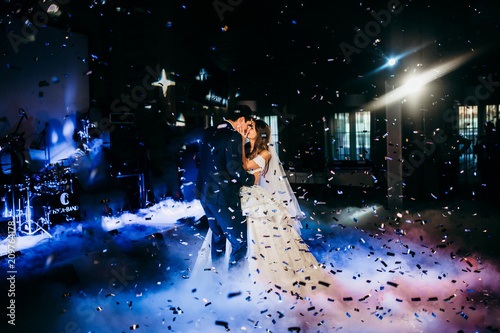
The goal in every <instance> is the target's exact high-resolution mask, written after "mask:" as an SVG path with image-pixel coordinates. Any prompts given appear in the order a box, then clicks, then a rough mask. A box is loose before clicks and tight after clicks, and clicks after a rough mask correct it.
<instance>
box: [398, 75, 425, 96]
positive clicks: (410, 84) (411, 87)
mask: <svg viewBox="0 0 500 333" xmlns="http://www.w3.org/2000/svg"><path fill="white" fill-rule="evenodd" d="M423 86H424V81H423V80H422V78H420V77H412V78H410V79H409V80H408V81H407V82H406V84H405V85H404V86H403V87H402V88H403V91H404V93H406V94H412V93H417V92H419V91H420V90H421V89H422V87H423Z"/></svg>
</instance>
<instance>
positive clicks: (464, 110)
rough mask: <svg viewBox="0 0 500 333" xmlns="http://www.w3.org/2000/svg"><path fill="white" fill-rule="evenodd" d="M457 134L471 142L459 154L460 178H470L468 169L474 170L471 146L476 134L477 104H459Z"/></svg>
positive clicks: (474, 161) (474, 162) (474, 160)
mask: <svg viewBox="0 0 500 333" xmlns="http://www.w3.org/2000/svg"><path fill="white" fill-rule="evenodd" d="M458 134H459V135H460V136H462V137H464V138H466V139H468V140H471V142H472V144H471V145H470V147H469V149H468V150H467V151H466V152H465V153H464V154H462V155H461V156H460V160H459V161H460V162H459V163H460V175H461V177H460V178H461V180H464V181H467V180H471V179H469V178H471V176H472V175H470V171H475V170H476V157H475V155H474V153H473V146H474V143H475V142H476V138H477V135H478V107H477V105H471V106H459V108H458Z"/></svg>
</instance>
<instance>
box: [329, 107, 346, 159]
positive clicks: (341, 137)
mask: <svg viewBox="0 0 500 333" xmlns="http://www.w3.org/2000/svg"><path fill="white" fill-rule="evenodd" d="M332 132H333V138H332V145H333V153H332V155H333V159H334V160H339V161H343V160H350V159H351V144H350V124H349V113H348V112H344V113H335V114H334V115H333V128H332Z"/></svg>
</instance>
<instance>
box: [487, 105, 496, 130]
mask: <svg viewBox="0 0 500 333" xmlns="http://www.w3.org/2000/svg"><path fill="white" fill-rule="evenodd" d="M497 121H498V107H497V105H486V122H492V123H493V125H495V126H496V124H497Z"/></svg>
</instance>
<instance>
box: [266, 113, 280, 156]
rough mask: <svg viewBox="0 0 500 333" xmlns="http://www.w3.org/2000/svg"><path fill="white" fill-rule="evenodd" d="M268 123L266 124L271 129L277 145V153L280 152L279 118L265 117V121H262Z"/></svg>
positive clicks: (274, 116)
mask: <svg viewBox="0 0 500 333" xmlns="http://www.w3.org/2000/svg"><path fill="white" fill-rule="evenodd" d="M262 120H264V121H265V122H266V124H268V125H269V127H271V138H272V139H273V141H274V143H275V148H276V152H279V149H278V145H279V142H280V140H279V133H278V116H276V115H272V116H265V117H264V119H262Z"/></svg>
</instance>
